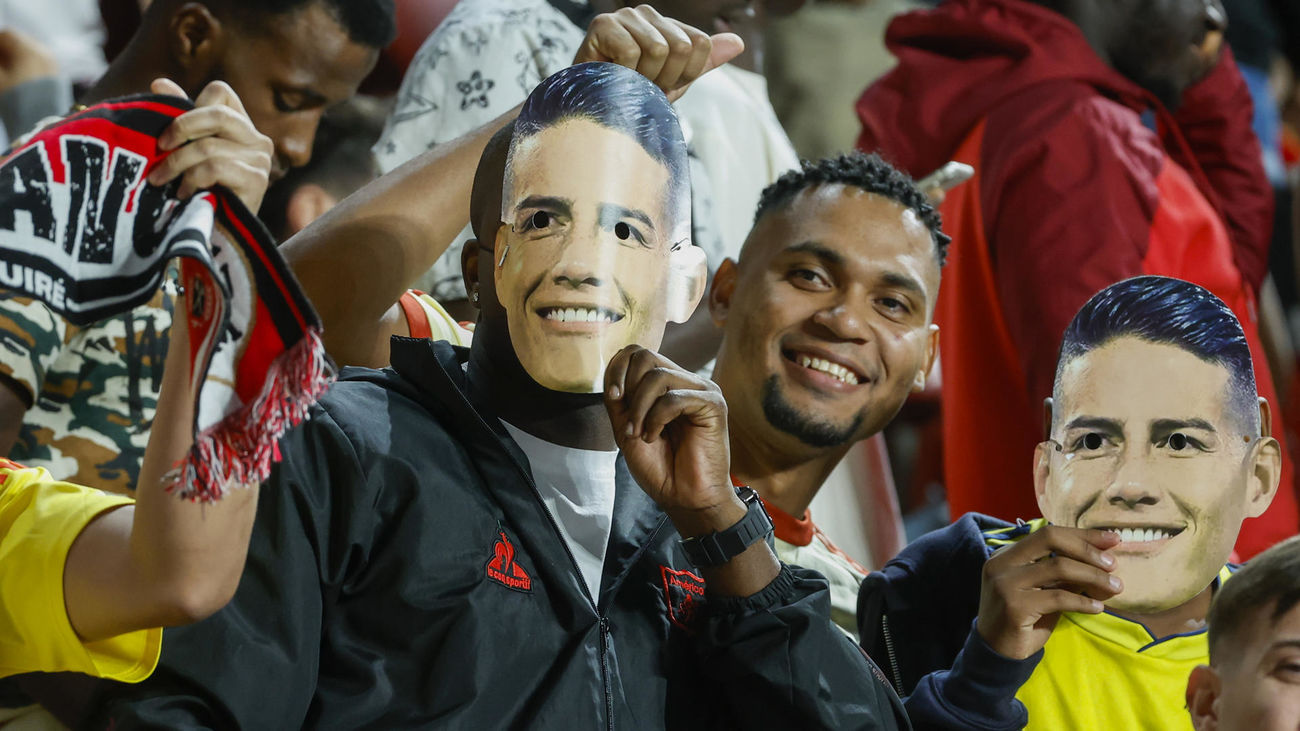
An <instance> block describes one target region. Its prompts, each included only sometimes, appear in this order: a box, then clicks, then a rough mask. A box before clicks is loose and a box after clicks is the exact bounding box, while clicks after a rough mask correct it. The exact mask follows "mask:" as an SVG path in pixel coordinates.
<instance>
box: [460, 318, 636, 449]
mask: <svg viewBox="0 0 1300 731" xmlns="http://www.w3.org/2000/svg"><path fill="white" fill-rule="evenodd" d="M489 339H490V338H482V339H480V337H478V336H476V337H475V338H474V346H473V347H471V348H470V368H471V369H473V370H474V371H476V373H475V377H476V378H482V383H484V384H490V385H489V386H488V388H487V389H486V390H487V395H488V398H489V399H490V401H491V405H492V410H493V411H494V412H495V413H496V415H497V416H498V417H500V418H501V419H503V420H505V421H506V422H508V423H510V425H512V426H514V427H517V428H519V429H522V430H523V431H526V432H528V433H529V434H532V435H533V436H535V437H537V438H538V439H544V440H546V441H548V442H551V443H552V444H558V445H560V446H563V447H574V448H577V449H590V450H599V451H612V450H615V449H618V445H617V443H616V442H615V441H614V430H613V427H611V426H610V423H609V414H608V412H606V411H605V402H604V396H603V394H600V393H561V392H559V391H552V390H550V389H548V388H543V387H542V386H541V385H539V384H538V383H537V382H536V381H534V380H533V379H532V377H530V376H529V375H528V373H527V371H525V370H524V368H523V366H522V365H520V364H519V360H518V359H517V358H516V357H515V356H514V351H513V350H510V351H509V352H508V353H504V352H496V353H495V355H494V354H493V350H494V349H492V348H490V347H488V346H487V344H486V342H487V341H488V340H489ZM481 343H482V345H480V344H481ZM495 350H496V351H500V350H501V348H497V349H495Z"/></svg>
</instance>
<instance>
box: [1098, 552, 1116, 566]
mask: <svg viewBox="0 0 1300 731" xmlns="http://www.w3.org/2000/svg"><path fill="white" fill-rule="evenodd" d="M1100 558H1101V564H1102V565H1103V566H1114V565H1115V557H1114V556H1112V555H1110V554H1109V553H1103V554H1100Z"/></svg>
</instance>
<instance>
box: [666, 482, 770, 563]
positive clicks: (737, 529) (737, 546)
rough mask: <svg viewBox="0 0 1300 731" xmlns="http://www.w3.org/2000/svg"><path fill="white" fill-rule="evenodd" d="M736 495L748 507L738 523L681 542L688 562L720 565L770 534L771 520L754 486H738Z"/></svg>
mask: <svg viewBox="0 0 1300 731" xmlns="http://www.w3.org/2000/svg"><path fill="white" fill-rule="evenodd" d="M736 495H737V496H738V497H739V498H740V499H741V500H742V501H743V502H744V503H745V506H746V507H747V508H748V510H747V511H746V512H745V517H743V518H741V519H740V522H738V523H736V524H735V525H733V526H731V527H730V528H728V529H726V530H723V531H718V532H716V533H710V534H708V535H703V536H696V537H694V538H686V539H683V540H682V541H681V546H682V551H683V552H684V553H685V554H686V560H687V561H690V562H691V564H693V565H695V566H698V567H701V568H709V567H712V566H721V565H722V564H724V563H726V562H728V561H730V560H731V559H733V558H735V557H736V556H739V555H740V554H741V553H743V552H744V551H745V549H746V548H749V547H750V546H752V545H754V544H755V543H757V542H758V541H760V540H762V539H764V538H766V537H767V536H768V535H770V534H771V533H772V519H771V518H770V517H768V514H767V511H766V510H765V509H763V501H762V500H760V499H759V498H758V493H757V492H754V488H752V487H738V488H736Z"/></svg>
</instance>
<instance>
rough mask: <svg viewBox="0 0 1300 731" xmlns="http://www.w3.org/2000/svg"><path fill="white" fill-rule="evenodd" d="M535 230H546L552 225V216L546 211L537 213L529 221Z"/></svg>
mask: <svg viewBox="0 0 1300 731" xmlns="http://www.w3.org/2000/svg"><path fill="white" fill-rule="evenodd" d="M528 223H529V224H531V226H532V227H533V228H546V227H547V226H550V225H551V214H549V213H547V212H546V211H537V212H536V213H534V214H533V215H532V216H531V217H530V218H529V220H528Z"/></svg>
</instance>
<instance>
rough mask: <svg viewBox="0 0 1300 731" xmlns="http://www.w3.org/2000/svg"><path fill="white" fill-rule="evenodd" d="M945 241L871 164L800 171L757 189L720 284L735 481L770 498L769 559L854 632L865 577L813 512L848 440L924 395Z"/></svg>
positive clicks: (850, 162) (713, 301)
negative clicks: (824, 588) (818, 581)
mask: <svg viewBox="0 0 1300 731" xmlns="http://www.w3.org/2000/svg"><path fill="white" fill-rule="evenodd" d="M947 246H948V237H947V236H945V235H944V234H943V233H942V231H941V230H940V221H939V216H938V215H937V214H936V213H935V211H934V209H933V208H932V207H931V206H930V204H929V201H928V200H927V199H926V197H925V196H924V195H923V194H922V193H921V192H920V191H919V190H918V189H917V188H916V186H915V184H914V183H913V182H912V181H911V180H910V179H909V178H908V177H907V176H906V175H904V174H902V173H900V172H898V171H897V170H895V169H894V168H893V167H891V166H890V165H888V164H887V163H885V162H884V161H883V160H881V159H880V158H879V157H877V156H874V155H864V154H861V153H852V154H848V155H841V156H838V157H832V158H826V159H823V160H818V161H816V162H806V163H804V164H803V165H802V166H801V167H800V169H798V170H792V171H790V172H788V173H786V174H785V175H782V176H781V178H780V179H779V180H777V182H776V183H774V184H772V185H771V186H770V187H769V188H767V190H765V191H764V192H763V196H762V198H761V199H760V201H759V205H758V211H757V213H756V215H755V223H754V228H753V230H752V231H751V232H750V234H749V237H748V239H747V240H746V242H745V247H744V249H743V250H742V251H741V254H740V256H739V258H738V260H737V261H732V260H730V259H727V260H725V261H723V262H722V264H721V265H720V266H719V267H718V271H717V274H716V275H714V279H713V285H712V290H711V294H710V297H709V308H710V311H711V314H712V316H713V321H714V323H715V324H716V325H717V326H718V327H719V328H720V329H721V330H722V333H723V336H722V345H721V347H720V349H719V351H718V361H717V365H716V367H715V368H714V371H713V379H714V381H715V382H717V384H718V386H719V387H720V388H721V389H722V394H723V396H724V397H726V399H727V405H728V408H729V409H730V419H729V426H730V429H731V450H732V462H733V466H732V476H733V478H734V479H735V480H736V481H737V482H740V483H743V484H748V485H752V486H753V487H754V489H755V490H757V491H758V492H759V494H760V495H762V496H763V500H764V502H765V503H766V505H767V509H768V512H769V513H771V515H772V521H773V524H774V525H775V527H776V539H777V540H776V549H777V555H778V556H780V558H781V560H783V561H786V562H787V563H791V564H797V565H799V566H806V567H809V568H813V569H816V570H817V571H819V572H821V573H822V574H824V575H825V576H826V577H827V579H828V580H829V581H830V584H831V605H832V606H831V608H832V615H833V616H834V618H835V621H836V622H838V623H839V624H840V625H841V626H842V627H844V628H845V629H846V630H849V631H851V632H854V633H856V631H857V620H856V615H857V597H858V585H859V584H860V583H861V581H862V579H863V577H864V576H865V575H866V573H867V572H866V570H865V569H863V568H862V567H861V566H860V565H859V564H858V563H857V562H856V561H854V560H852V559H851V558H849V557H848V556H847V555H846V554H845V553H844V552H843V551H841V550H839V549H838V548H837V547H836V546H835V544H834V543H833V542H832V541H831V539H830V538H829V537H827V536H826V535H825V534H824V533H822V532H821V531H820V530H819V529H818V528H817V526H816V524H815V523H814V522H813V519H812V516H811V515H810V513H809V511H808V506H809V504H810V503H811V502H812V500H813V497H814V496H815V495H816V494H817V492H818V491H819V490H820V489H821V488H822V485H823V484H824V483H825V482H826V479H827V477H828V476H829V475H830V473H831V471H832V470H834V469H835V466H836V465H838V464H839V463H840V461H841V460H842V459H843V458H844V456H845V454H847V453H848V451H849V449H850V448H852V447H853V445H855V444H857V443H858V442H860V441H861V440H863V439H866V438H868V437H870V436H872V435H874V434H877V433H879V432H880V431H881V430H882V429H884V427H885V425H887V424H888V423H889V422H890V421H891V420H892V419H893V418H894V416H895V415H896V414H897V413H898V410H899V409H900V408H901V407H902V405H903V402H904V401H905V400H906V399H907V396H908V394H909V393H912V392H913V391H917V390H920V389H921V388H922V387H923V386H924V385H925V378H926V375H927V374H928V373H929V371H930V367H931V366H932V365H933V363H934V356H935V353H936V352H937V348H938V341H939V331H938V328H937V327H935V326H934V325H933V324H932V323H931V316H932V315H933V312H934V305H935V300H936V298H937V297H938V293H939V271H940V267H941V266H942V265H943V261H944V258H945V255H946V252H947Z"/></svg>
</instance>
